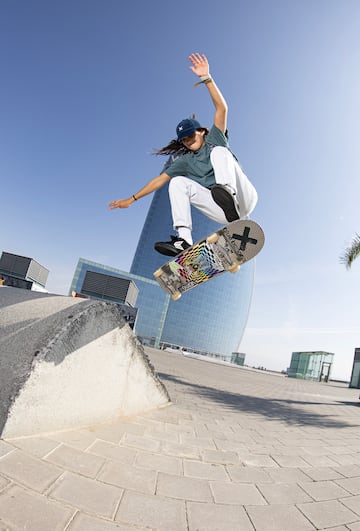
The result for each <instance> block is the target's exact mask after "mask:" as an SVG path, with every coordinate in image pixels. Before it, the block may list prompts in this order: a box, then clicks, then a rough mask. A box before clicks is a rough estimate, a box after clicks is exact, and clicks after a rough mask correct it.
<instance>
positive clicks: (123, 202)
mask: <svg viewBox="0 0 360 531" xmlns="http://www.w3.org/2000/svg"><path fill="white" fill-rule="evenodd" d="M133 202H134V199H133V198H132V197H129V199H117V200H116V201H111V203H109V205H108V206H109V210H114V209H115V208H128V207H129V206H130V205H131V204H132V203H133Z"/></svg>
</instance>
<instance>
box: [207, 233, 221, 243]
mask: <svg viewBox="0 0 360 531" xmlns="http://www.w3.org/2000/svg"><path fill="white" fill-rule="evenodd" d="M218 239H219V235H218V234H216V232H214V234H210V236H208V237H207V238H206V241H207V243H216V242H217V241H218Z"/></svg>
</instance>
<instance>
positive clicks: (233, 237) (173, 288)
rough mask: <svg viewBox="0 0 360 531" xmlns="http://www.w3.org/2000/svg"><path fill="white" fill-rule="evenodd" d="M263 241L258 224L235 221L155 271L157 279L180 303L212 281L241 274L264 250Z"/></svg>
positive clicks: (262, 233) (262, 234)
mask: <svg viewBox="0 0 360 531" xmlns="http://www.w3.org/2000/svg"><path fill="white" fill-rule="evenodd" d="M264 242H265V237H264V232H263V230H262V228H261V227H260V225H258V224H257V223H255V221H250V220H237V221H233V222H232V223H229V224H228V225H225V226H224V227H222V228H220V229H219V230H217V231H216V232H214V233H213V234H210V236H208V237H207V238H203V239H202V240H200V241H199V242H197V243H195V244H194V245H192V246H191V247H189V248H188V249H185V251H182V252H181V253H180V254H178V255H176V256H174V258H172V260H169V262H167V263H166V264H164V265H163V266H162V267H160V268H159V269H157V271H155V272H154V277H155V278H156V280H157V282H158V283H159V284H160V286H161V287H162V288H163V289H164V290H165V291H166V292H167V293H169V294H170V295H171V297H172V299H173V300H178V299H179V298H180V297H181V295H182V294H183V293H185V292H186V291H189V290H190V289H192V288H195V287H196V286H199V285H200V284H203V283H204V282H207V281H208V280H210V279H211V278H214V277H217V276H219V275H221V274H222V273H225V272H226V271H230V272H231V273H235V272H236V271H238V270H239V269H240V266H241V265H242V264H244V263H245V262H247V261H249V260H251V259H252V258H254V256H256V255H257V254H258V253H259V252H260V251H261V249H262V247H263V245H264Z"/></svg>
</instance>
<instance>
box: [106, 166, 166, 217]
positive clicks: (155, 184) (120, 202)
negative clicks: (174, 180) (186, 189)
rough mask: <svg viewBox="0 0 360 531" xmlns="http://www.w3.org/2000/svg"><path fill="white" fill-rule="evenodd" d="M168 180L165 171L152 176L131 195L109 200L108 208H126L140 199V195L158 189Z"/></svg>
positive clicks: (142, 195) (143, 195)
mask: <svg viewBox="0 0 360 531" xmlns="http://www.w3.org/2000/svg"><path fill="white" fill-rule="evenodd" d="M168 181H170V176H169V175H168V174H167V173H161V174H160V175H158V176H157V177H154V179H151V181H149V182H148V183H147V184H145V186H144V187H143V188H141V190H139V191H138V192H136V193H135V194H133V195H132V196H131V197H128V198H127V199H116V200H115V201H111V203H109V209H110V210H114V209H115V208H128V207H129V206H130V205H132V204H133V203H134V202H135V201H137V200H138V199H141V198H142V197H145V196H146V195H149V194H152V193H153V192H156V190H159V188H161V187H162V186H164V185H165V184H166V183H167V182H168Z"/></svg>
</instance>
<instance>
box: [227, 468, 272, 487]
mask: <svg viewBox="0 0 360 531" xmlns="http://www.w3.org/2000/svg"><path fill="white" fill-rule="evenodd" d="M226 470H227V472H228V474H229V476H230V479H231V481H235V482H238V483H272V482H273V480H272V479H271V478H270V476H269V474H268V473H267V471H266V470H267V469H266V470H265V469H263V468H257V467H245V466H236V465H234V466H233V465H227V466H226Z"/></svg>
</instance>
